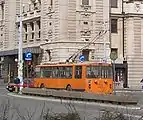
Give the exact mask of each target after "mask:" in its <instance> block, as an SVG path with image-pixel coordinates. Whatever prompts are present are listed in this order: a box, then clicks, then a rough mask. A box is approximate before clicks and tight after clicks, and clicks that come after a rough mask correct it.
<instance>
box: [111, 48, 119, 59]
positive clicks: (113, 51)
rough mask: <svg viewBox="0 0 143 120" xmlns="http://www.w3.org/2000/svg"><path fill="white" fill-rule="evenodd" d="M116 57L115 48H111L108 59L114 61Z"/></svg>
mask: <svg viewBox="0 0 143 120" xmlns="http://www.w3.org/2000/svg"><path fill="white" fill-rule="evenodd" d="M117 58H118V53H117V50H116V49H111V53H110V59H111V60H113V61H115V60H116V59H117Z"/></svg>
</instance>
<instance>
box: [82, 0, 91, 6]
mask: <svg viewBox="0 0 143 120" xmlns="http://www.w3.org/2000/svg"><path fill="white" fill-rule="evenodd" d="M85 3H86V4H85ZM81 5H83V6H89V0H81Z"/></svg>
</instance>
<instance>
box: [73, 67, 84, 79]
mask: <svg viewBox="0 0 143 120" xmlns="http://www.w3.org/2000/svg"><path fill="white" fill-rule="evenodd" d="M75 78H82V66H75Z"/></svg>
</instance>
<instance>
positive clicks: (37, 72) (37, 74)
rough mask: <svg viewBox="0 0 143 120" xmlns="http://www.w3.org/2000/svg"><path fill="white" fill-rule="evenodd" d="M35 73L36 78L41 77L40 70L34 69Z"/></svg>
mask: <svg viewBox="0 0 143 120" xmlns="http://www.w3.org/2000/svg"><path fill="white" fill-rule="evenodd" d="M35 73H36V78H40V77H41V69H40V68H35Z"/></svg>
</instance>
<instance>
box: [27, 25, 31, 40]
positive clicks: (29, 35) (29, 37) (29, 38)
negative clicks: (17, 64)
mask: <svg viewBox="0 0 143 120" xmlns="http://www.w3.org/2000/svg"><path fill="white" fill-rule="evenodd" d="M27 33H28V39H27V41H28V42H29V41H30V40H31V26H30V23H27Z"/></svg>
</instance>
